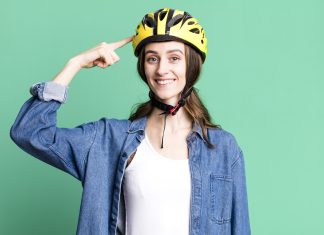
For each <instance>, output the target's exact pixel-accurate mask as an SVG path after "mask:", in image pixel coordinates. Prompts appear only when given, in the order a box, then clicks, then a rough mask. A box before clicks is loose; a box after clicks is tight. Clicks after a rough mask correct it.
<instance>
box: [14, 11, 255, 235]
mask: <svg viewBox="0 0 324 235" xmlns="http://www.w3.org/2000/svg"><path fill="white" fill-rule="evenodd" d="M131 41H132V42H133V48H134V53H135V55H136V56H137V57H138V64H137V68H138V72H139V74H140V76H141V78H142V80H143V81H144V82H145V83H146V84H147V86H148V89H149V100H148V101H147V102H145V103H143V104H141V105H139V106H138V107H137V110H135V112H133V113H132V114H131V116H130V117H129V119H125V120H119V119H114V118H111V119H108V118H101V119H100V120H97V121H93V122H89V123H85V124H82V125H79V126H77V127H74V128H58V127H57V126H56V115H57V110H58V109H59V107H60V106H61V104H62V103H65V102H66V100H67V90H68V85H69V83H70V82H71V80H72V79H73V77H74V75H75V74H76V73H77V72H78V71H79V70H80V69H81V68H92V67H94V66H98V67H101V68H107V67H109V66H111V65H113V64H114V63H116V62H117V61H118V60H119V57H118V55H117V54H116V52H115V50H116V49H117V48H119V47H121V46H123V45H125V44H127V43H128V42H131ZM206 53H207V38H206V36H205V31H204V29H203V28H202V27H201V25H200V24H199V23H198V21H197V19H195V18H193V17H192V16H191V15H190V14H188V13H187V12H184V11H180V10H175V9H169V8H164V9H160V10H158V11H155V12H153V13H149V14H146V15H145V16H144V18H143V20H142V21H141V22H140V24H139V25H138V27H137V29H136V35H135V36H131V37H129V38H126V39H124V40H121V41H119V42H115V43H105V42H103V43H101V44H99V45H98V46H96V47H95V48H92V49H90V50H88V51H85V52H83V53H81V54H79V55H77V56H75V57H73V58H72V59H70V60H69V62H68V63H67V65H66V66H65V67H64V69H63V70H62V71H61V72H60V73H59V74H58V75H57V76H56V77H55V78H54V79H53V80H52V81H48V82H40V83H36V84H34V85H33V86H32V87H31V89H30V92H31V94H32V95H33V96H32V97H31V98H29V99H28V100H27V101H26V102H25V103H24V105H23V106H22V108H21V110H20V112H19V114H18V116H17V118H16V120H15V122H14V124H13V126H12V128H11V131H10V135H11V138H12V139H13V141H14V142H15V143H16V144H17V145H18V146H19V147H21V148H22V149H23V150H24V151H26V152H27V153H29V154H31V155H33V156H34V157H36V158H38V159H40V160H42V161H44V162H46V163H48V164H50V165H52V166H54V167H57V168H59V169H61V170H63V171H65V172H67V173H69V174H71V175H72V176H74V177H75V178H77V179H79V180H80V181H81V183H82V186H83V195H82V201H81V208H80V215H79V222H78V228H77V234H91V235H94V234H128V235H131V234H133V235H148V234H149V235H152V234H154V235H158V234H161V235H162V234H163V235H168V234H176V235H181V234H183V235H184V234H186V235H188V234H197V235H201V234H221V235H225V234H234V235H247V234H250V233H251V232H250V224H249V213H248V200H247V190H246V179H245V167H244V157H243V153H242V150H241V149H240V147H239V145H238V143H237V142H236V139H235V137H234V136H233V135H232V134H231V133H229V132H227V131H225V130H223V129H222V128H221V127H220V126H219V125H215V124H213V123H212V122H211V118H210V116H209V113H208V111H207V109H206V107H205V106H204V105H203V103H202V102H201V100H200V98H199V95H198V93H197V91H196V89H195V88H194V85H195V83H196V82H197V80H198V78H199V74H200V71H201V66H202V63H203V62H204V61H205V59H206Z"/></svg>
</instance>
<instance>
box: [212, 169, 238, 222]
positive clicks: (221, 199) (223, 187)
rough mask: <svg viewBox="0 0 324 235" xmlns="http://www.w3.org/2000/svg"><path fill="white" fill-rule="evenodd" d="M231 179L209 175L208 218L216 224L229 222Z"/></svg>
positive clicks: (224, 176) (225, 176)
mask: <svg viewBox="0 0 324 235" xmlns="http://www.w3.org/2000/svg"><path fill="white" fill-rule="evenodd" d="M232 191H233V179H232V177H231V176H227V175H216V174H210V206H209V217H210V219H211V220H212V221H214V222H216V223H218V224H224V223H228V222H230V221H231V210H232V194H233V192H232Z"/></svg>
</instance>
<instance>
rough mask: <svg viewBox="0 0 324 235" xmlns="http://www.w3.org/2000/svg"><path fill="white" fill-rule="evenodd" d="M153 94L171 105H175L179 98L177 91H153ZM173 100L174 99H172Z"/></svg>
mask: <svg viewBox="0 0 324 235" xmlns="http://www.w3.org/2000/svg"><path fill="white" fill-rule="evenodd" d="M154 94H155V95H156V96H157V98H159V99H160V100H161V101H162V102H163V103H168V104H171V105H175V104H176V103H177V102H178V100H179V99H180V97H179V93H174V92H171V91H169V92H168V91H157V92H155V91H154ZM173 100H174V101H173ZM172 101H173V102H174V104H172Z"/></svg>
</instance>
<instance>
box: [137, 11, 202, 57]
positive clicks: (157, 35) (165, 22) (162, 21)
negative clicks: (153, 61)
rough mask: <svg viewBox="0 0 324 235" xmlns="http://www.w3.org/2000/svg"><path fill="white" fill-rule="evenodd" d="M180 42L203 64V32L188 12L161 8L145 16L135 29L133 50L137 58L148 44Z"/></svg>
mask: <svg viewBox="0 0 324 235" xmlns="http://www.w3.org/2000/svg"><path fill="white" fill-rule="evenodd" d="M171 40H175V41H181V42H183V43H186V44H188V45H189V46H191V47H193V48H194V49H196V50H197V52H199V54H200V55H201V57H202V61H203V62H204V61H205V59H206V54H207V38H206V35H205V30H204V29H203V28H202V27H201V25H200V24H199V23H198V20H197V19H195V18H193V17H192V16H191V15H190V14H189V13H188V12H185V11H181V10H176V9H171V8H163V9H160V10H157V11H155V12H151V13H148V14H146V15H145V16H144V17H143V19H142V20H141V22H140V23H139V25H138V26H137V29H136V35H135V37H134V38H133V49H134V54H135V56H137V57H138V55H139V52H140V51H141V48H142V47H143V46H144V45H145V44H147V43H149V42H161V41H171Z"/></svg>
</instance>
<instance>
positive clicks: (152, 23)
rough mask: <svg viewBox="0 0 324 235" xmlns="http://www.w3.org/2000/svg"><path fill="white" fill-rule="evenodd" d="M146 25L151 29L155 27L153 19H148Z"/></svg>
mask: <svg viewBox="0 0 324 235" xmlns="http://www.w3.org/2000/svg"><path fill="white" fill-rule="evenodd" d="M145 24H146V25H147V26H148V27H150V28H153V27H154V26H155V22H154V20H153V19H152V18H151V17H147V18H146V19H145Z"/></svg>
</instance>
